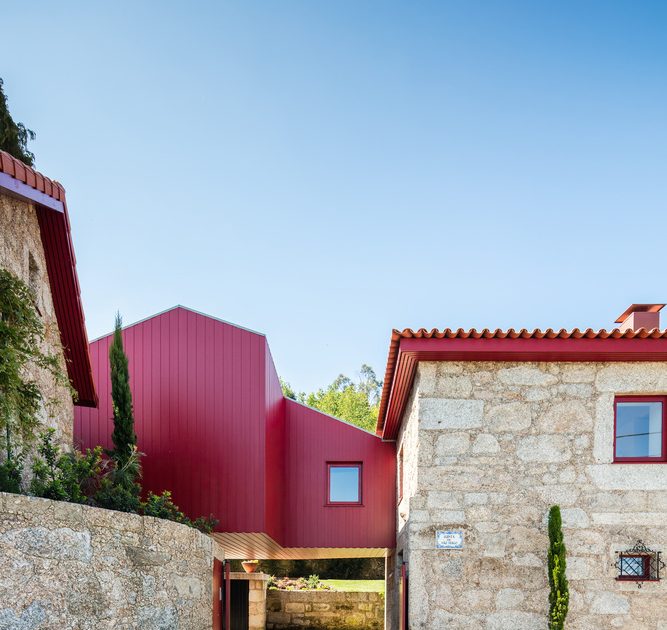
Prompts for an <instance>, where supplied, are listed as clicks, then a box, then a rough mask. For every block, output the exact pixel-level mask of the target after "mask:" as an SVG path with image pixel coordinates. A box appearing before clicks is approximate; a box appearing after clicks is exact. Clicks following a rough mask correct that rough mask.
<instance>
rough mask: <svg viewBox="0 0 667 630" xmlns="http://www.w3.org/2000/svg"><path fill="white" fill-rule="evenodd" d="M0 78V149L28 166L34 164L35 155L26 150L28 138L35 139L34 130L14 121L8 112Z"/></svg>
mask: <svg viewBox="0 0 667 630" xmlns="http://www.w3.org/2000/svg"><path fill="white" fill-rule="evenodd" d="M2 86H3V81H2V79H0V149H2V150H3V151H7V153H9V154H10V155H13V156H14V157H15V158H16V159H17V160H21V162H23V163H24V164H27V165H28V166H33V165H34V164H35V155H34V154H33V153H31V152H30V151H28V140H34V139H35V132H34V131H31V130H30V129H27V128H26V127H25V125H24V124H23V123H16V122H14V119H13V118H12V117H11V115H10V113H9V109H8V107H7V97H6V96H5V92H4V90H3V88H2Z"/></svg>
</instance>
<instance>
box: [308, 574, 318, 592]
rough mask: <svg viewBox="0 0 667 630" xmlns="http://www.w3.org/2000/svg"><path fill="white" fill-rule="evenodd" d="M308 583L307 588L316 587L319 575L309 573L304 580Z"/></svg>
mask: <svg viewBox="0 0 667 630" xmlns="http://www.w3.org/2000/svg"><path fill="white" fill-rule="evenodd" d="M306 581H307V583H308V588H311V589H313V590H315V589H317V588H318V587H319V585H320V576H319V575H309V576H308V580H306Z"/></svg>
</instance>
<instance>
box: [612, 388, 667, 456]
mask: <svg viewBox="0 0 667 630" xmlns="http://www.w3.org/2000/svg"><path fill="white" fill-rule="evenodd" d="M615 407H616V409H615V411H616V423H615V426H616V428H615V435H614V437H615V442H614V444H615V446H614V461H621V462H623V461H625V462H650V461H654V462H662V461H665V459H666V457H665V456H666V449H665V437H666V434H665V407H666V405H665V398H664V397H662V396H647V397H641V398H640V397H623V398H617V399H616V402H615Z"/></svg>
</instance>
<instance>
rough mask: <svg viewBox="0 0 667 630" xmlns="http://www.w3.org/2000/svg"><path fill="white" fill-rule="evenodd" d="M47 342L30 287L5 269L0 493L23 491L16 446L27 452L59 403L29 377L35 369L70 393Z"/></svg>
mask: <svg viewBox="0 0 667 630" xmlns="http://www.w3.org/2000/svg"><path fill="white" fill-rule="evenodd" d="M46 337H47V333H46V328H45V326H44V324H43V322H42V320H41V318H40V317H39V314H38V313H37V310H36V308H35V304H34V301H33V294H32V291H31V290H30V288H29V287H28V286H27V285H26V284H25V283H24V282H23V281H22V280H21V279H20V278H18V277H17V276H15V275H14V274H12V273H11V272H10V271H8V270H6V269H0V432H1V433H2V434H4V442H5V444H4V450H5V454H6V457H5V461H4V462H3V463H2V464H0V467H1V468H2V470H0V481H1V483H0V488H1V487H4V488H6V489H7V490H8V491H14V492H16V491H18V489H20V479H21V470H22V461H19V460H22V458H23V455H22V454H17V453H15V450H16V447H18V446H21V447H22V448H25V447H27V446H28V445H29V444H30V443H31V442H32V441H33V440H34V438H35V430H36V428H37V426H38V424H39V415H40V410H41V408H42V406H46V407H48V408H49V409H51V410H54V409H55V408H56V407H57V406H58V404H59V401H58V399H57V398H56V397H54V398H45V397H44V395H43V393H42V391H41V390H40V388H39V386H38V384H37V382H36V381H35V380H34V378H32V376H30V375H31V374H32V373H33V371H34V368H38V369H40V370H44V371H46V372H47V373H48V374H50V375H51V376H52V377H53V379H54V382H55V383H56V385H60V386H63V387H67V388H68V389H70V390H71V387H70V384H69V380H68V378H67V375H66V373H65V371H64V369H63V366H62V362H61V360H60V357H59V356H58V355H57V354H56V353H49V352H44V351H43V350H42V349H41V348H42V347H43V346H44V342H45V340H46ZM17 484H18V486H17Z"/></svg>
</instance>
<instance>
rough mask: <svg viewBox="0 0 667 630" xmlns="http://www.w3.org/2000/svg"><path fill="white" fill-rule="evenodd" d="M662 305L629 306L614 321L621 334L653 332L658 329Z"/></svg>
mask: <svg viewBox="0 0 667 630" xmlns="http://www.w3.org/2000/svg"><path fill="white" fill-rule="evenodd" d="M663 306H665V305H664V304H631V305H630V306H629V307H628V309H627V310H626V311H625V312H624V313H623V314H621V315H620V316H619V318H618V319H617V320H616V323H617V324H620V326H619V327H618V328H619V330H620V331H621V332H625V331H626V330H639V329H640V328H646V330H653V329H654V328H660V310H661V309H662V307H663Z"/></svg>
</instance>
